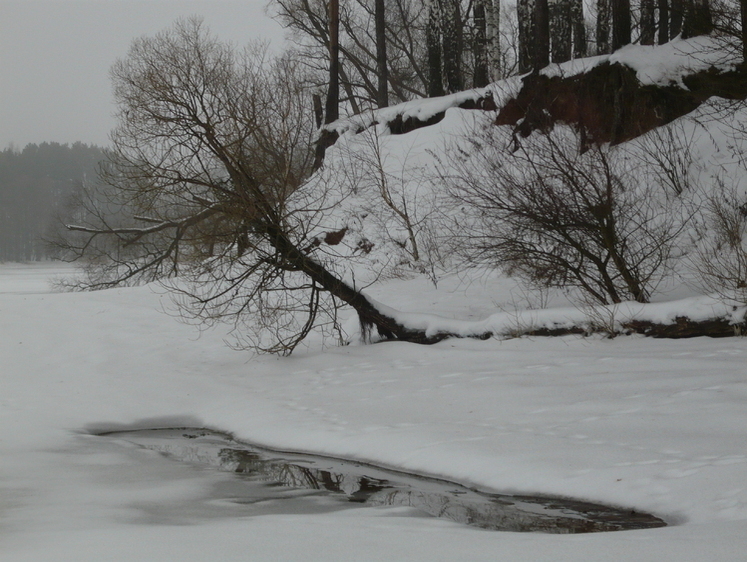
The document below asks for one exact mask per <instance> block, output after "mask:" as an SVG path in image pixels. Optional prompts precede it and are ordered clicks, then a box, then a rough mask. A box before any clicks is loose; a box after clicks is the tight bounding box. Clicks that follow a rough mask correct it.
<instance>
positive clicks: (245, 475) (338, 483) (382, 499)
mask: <svg viewBox="0 0 747 562" xmlns="http://www.w3.org/2000/svg"><path fill="white" fill-rule="evenodd" d="M97 435H99V436H102V437H115V438H117V439H119V440H124V441H127V442H129V443H133V444H135V445H137V446H139V447H143V448H146V449H150V450H154V451H158V452H160V453H162V454H163V455H165V456H167V457H169V458H171V459H175V460H179V461H183V462H187V463H190V464H193V465H200V466H209V467H213V468H215V469H218V470H221V471H227V472H232V473H234V474H236V475H237V477H238V478H237V484H241V486H242V491H241V492H240V493H235V494H234V497H233V498H232V501H234V502H236V503H243V504H247V505H252V504H254V505H258V506H259V505H260V504H267V503H268V502H269V503H273V502H274V503H275V504H277V505H279V506H280V507H279V510H280V512H282V511H283V509H282V506H283V505H287V506H288V508H289V511H294V512H296V511H298V502H307V503H308V509H304V510H303V511H305V512H308V513H313V512H314V511H315V509H314V505H318V504H319V501H318V500H319V499H320V498H324V499H325V502H324V504H325V507H324V511H328V510H329V509H330V506H332V509H334V508H335V506H338V508H339V509H345V508H349V507H353V506H354V505H356V504H357V505H363V506H397V507H410V508H415V509H417V510H419V511H421V512H424V513H426V514H429V515H432V516H435V517H445V518H447V519H451V520H452V521H456V522H458V523H464V524H467V525H473V526H475V527H480V528H483V529H489V530H495V531H532V532H545V533H592V532H602V531H623V530H630V529H649V528H655V527H663V526H666V523H665V522H664V521H663V520H661V519H659V518H658V517H655V516H653V515H649V514H646V513H640V512H637V511H631V510H627V509H620V508H615V507H610V506H606V505H601V504H596V503H590V502H584V501H577V500H573V499H566V498H559V497H546V496H530V495H508V494H497V493H490V492H486V491H481V490H477V489H474V488H469V487H466V486H463V485H461V484H458V483H456V482H450V481H447V480H441V479H438V478H432V477H424V476H419V475H416V474H410V473H406V472H400V471H396V470H391V469H386V468H382V467H378V466H375V465H372V464H366V463H361V462H355V461H348V460H344V459H337V458H333V457H325V456H317V455H308V454H301V453H290V452H282V451H276V450H272V449H267V448H264V447H259V446H256V445H251V444H248V443H244V442H241V441H237V440H236V439H234V438H233V437H232V436H231V435H229V434H227V433H223V432H220V431H214V430H210V429H201V428H166V429H137V430H123V431H107V432H99V433H97ZM291 502H293V506H291V505H290V503H291ZM276 509H277V508H276Z"/></svg>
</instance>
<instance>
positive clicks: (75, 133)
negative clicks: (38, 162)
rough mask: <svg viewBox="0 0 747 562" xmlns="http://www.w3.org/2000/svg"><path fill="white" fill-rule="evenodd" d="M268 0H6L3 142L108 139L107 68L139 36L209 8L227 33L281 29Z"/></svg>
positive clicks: (0, 1) (1, 43)
mask: <svg viewBox="0 0 747 562" xmlns="http://www.w3.org/2000/svg"><path fill="white" fill-rule="evenodd" d="M266 3H267V0H0V150H2V149H5V148H7V147H8V146H9V145H10V144H11V143H13V145H14V146H15V147H16V148H19V149H21V148H23V147H24V146H25V145H26V144H28V143H31V142H34V143H41V142H44V141H54V142H60V143H73V142H75V141H81V142H85V143H89V144H90V143H93V144H98V145H102V146H103V145H106V144H108V137H107V135H108V133H109V130H110V129H111V128H112V127H113V125H114V120H113V118H112V113H113V111H114V106H113V104H112V101H111V85H110V82H109V68H110V67H111V65H112V64H113V63H114V61H115V60H116V59H117V58H121V57H124V56H125V55H126V54H127V49H128V47H129V45H130V42H131V41H132V39H134V38H135V37H140V36H142V35H153V34H154V33H156V32H158V31H160V30H162V29H164V28H166V27H169V26H170V25H171V24H172V23H173V22H174V20H176V19H177V18H179V17H187V16H193V15H200V16H203V17H204V19H205V23H206V24H207V26H208V27H209V28H210V30H211V31H212V32H213V33H214V34H216V35H217V36H218V37H219V38H220V39H222V40H228V41H233V42H236V43H238V44H240V45H243V44H245V43H246V42H247V41H249V40H252V39H265V40H269V41H271V43H272V46H273V48H275V49H278V50H279V49H280V48H282V42H283V30H282V28H281V27H280V26H279V25H278V24H277V23H276V22H275V21H274V20H272V19H271V18H270V17H268V16H267V15H265V10H264V8H265V5H266Z"/></svg>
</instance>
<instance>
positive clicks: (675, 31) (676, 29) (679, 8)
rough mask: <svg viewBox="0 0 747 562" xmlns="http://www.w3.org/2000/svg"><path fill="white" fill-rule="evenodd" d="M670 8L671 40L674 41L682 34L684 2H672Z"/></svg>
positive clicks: (677, 0)
mask: <svg viewBox="0 0 747 562" xmlns="http://www.w3.org/2000/svg"><path fill="white" fill-rule="evenodd" d="M669 6H670V11H669V38H670V39H674V38H675V37H677V36H678V35H679V34H680V33H681V32H682V19H683V14H684V2H683V0H671V4H670V5H669Z"/></svg>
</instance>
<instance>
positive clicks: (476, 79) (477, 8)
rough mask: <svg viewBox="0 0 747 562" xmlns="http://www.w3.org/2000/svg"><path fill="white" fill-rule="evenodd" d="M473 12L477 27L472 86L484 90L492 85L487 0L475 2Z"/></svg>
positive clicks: (476, 0)
mask: <svg viewBox="0 0 747 562" xmlns="http://www.w3.org/2000/svg"><path fill="white" fill-rule="evenodd" d="M472 10H473V12H472V13H473V19H474V26H475V37H474V46H473V51H474V54H475V70H474V73H473V75H472V84H473V86H474V87H475V88H482V87H483V86H487V85H488V84H489V83H490V73H489V71H488V21H487V16H486V9H485V0H475V3H474V6H473V8H472Z"/></svg>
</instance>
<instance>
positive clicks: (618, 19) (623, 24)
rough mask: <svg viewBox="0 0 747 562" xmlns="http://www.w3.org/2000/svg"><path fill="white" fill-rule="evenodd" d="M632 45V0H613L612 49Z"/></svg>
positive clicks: (615, 49)
mask: <svg viewBox="0 0 747 562" xmlns="http://www.w3.org/2000/svg"><path fill="white" fill-rule="evenodd" d="M625 45H630V0H612V51H617V50H618V49H620V48H621V47H624V46H625Z"/></svg>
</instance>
